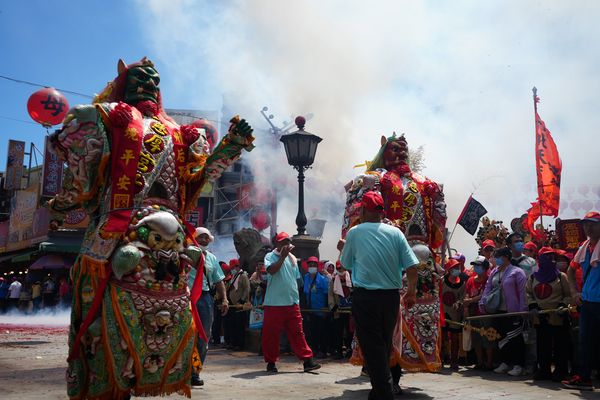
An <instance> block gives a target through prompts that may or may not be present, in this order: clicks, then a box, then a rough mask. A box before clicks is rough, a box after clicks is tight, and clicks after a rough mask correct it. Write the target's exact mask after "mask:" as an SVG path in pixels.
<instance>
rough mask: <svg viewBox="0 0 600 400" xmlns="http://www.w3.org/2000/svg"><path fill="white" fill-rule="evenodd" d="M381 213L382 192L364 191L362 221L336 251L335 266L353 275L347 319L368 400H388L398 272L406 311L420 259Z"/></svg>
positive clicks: (412, 298) (391, 385)
mask: <svg viewBox="0 0 600 400" xmlns="http://www.w3.org/2000/svg"><path fill="white" fill-rule="evenodd" d="M383 214H384V203H383V198H382V197H381V194H379V193H378V192H373V191H371V192H367V193H365V194H364V195H363V197H362V200H361V209H360V220H361V223H360V224H359V225H356V226H354V227H353V228H351V229H350V230H349V231H348V233H347V235H346V240H345V241H344V240H343V239H341V240H340V242H339V243H338V249H340V248H341V251H342V255H341V257H340V262H341V263H342V265H343V266H344V268H346V269H348V270H349V271H351V272H352V285H353V287H354V292H353V299H352V316H353V317H354V319H355V322H356V335H357V337H358V341H359V343H360V347H361V349H362V352H363V356H364V361H365V363H366V366H367V369H368V372H369V378H370V380H371V386H372V388H373V389H372V390H371V392H370V394H369V399H378V400H391V399H393V398H394V395H393V392H394V389H395V386H394V385H397V383H396V382H394V381H395V380H396V378H395V377H394V378H392V372H391V371H390V352H391V350H392V339H393V333H394V328H395V326H396V321H397V318H398V313H399V306H400V289H401V288H402V273H403V272H404V271H406V277H407V280H408V290H407V292H406V294H405V296H404V298H403V299H404V305H405V307H406V308H407V309H410V308H412V306H413V305H414V304H415V302H416V284H417V268H416V266H417V265H418V264H419V260H418V259H417V257H416V256H415V254H414V253H413V251H412V249H411V248H410V246H409V245H408V242H407V240H406V238H405V237H404V234H403V233H402V231H401V230H400V229H397V228H395V227H393V226H391V225H387V224H384V223H383V222H382V218H383ZM392 379H393V380H392ZM398 389H399V387H398Z"/></svg>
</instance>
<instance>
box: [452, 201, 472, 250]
mask: <svg viewBox="0 0 600 400" xmlns="http://www.w3.org/2000/svg"><path fill="white" fill-rule="evenodd" d="M473 193H475V192H474V191H473V192H471V195H470V196H469V198H468V199H467V202H466V203H465V206H464V207H463V210H462V211H461V212H460V215H459V216H458V219H457V220H456V223H455V224H454V228H452V232H451V233H450V237H449V238H448V247H450V241H451V240H452V236H454V231H455V230H456V227H457V226H458V221H460V219H461V218H462V217H463V215H464V214H465V211H466V210H467V206H468V205H469V203H470V202H471V198H472V197H473Z"/></svg>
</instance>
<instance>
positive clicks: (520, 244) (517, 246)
mask: <svg viewBox="0 0 600 400" xmlns="http://www.w3.org/2000/svg"><path fill="white" fill-rule="evenodd" d="M524 246H525V244H524V243H523V242H514V243H513V247H514V249H515V251H518V252H519V253H520V252H522V251H523V248H524Z"/></svg>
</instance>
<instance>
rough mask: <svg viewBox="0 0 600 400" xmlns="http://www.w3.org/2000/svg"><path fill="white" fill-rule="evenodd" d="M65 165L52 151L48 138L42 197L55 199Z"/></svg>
mask: <svg viewBox="0 0 600 400" xmlns="http://www.w3.org/2000/svg"><path fill="white" fill-rule="evenodd" d="M62 173H63V163H62V161H60V160H59V159H58V156H57V155H56V154H54V153H53V152H51V151H50V146H48V138H47V137H46V144H45V146H44V174H43V176H44V180H43V182H42V196H46V197H54V195H55V194H57V193H58V191H59V189H60V186H61V184H62Z"/></svg>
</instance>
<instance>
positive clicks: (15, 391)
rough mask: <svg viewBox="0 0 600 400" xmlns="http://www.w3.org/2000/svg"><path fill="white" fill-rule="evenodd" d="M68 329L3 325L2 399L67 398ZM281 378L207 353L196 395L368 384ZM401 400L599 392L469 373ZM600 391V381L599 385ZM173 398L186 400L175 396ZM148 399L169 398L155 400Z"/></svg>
mask: <svg viewBox="0 0 600 400" xmlns="http://www.w3.org/2000/svg"><path fill="white" fill-rule="evenodd" d="M66 353H67V347H66V328H62V329H57V328H50V329H42V328H33V329H31V328H30V329H22V328H18V327H11V326H9V325H0V399H1V400H26V399H27V400H28V399H40V400H53V399H66V394H65V384H64V371H65V358H66ZM278 367H279V371H280V372H279V373H278V374H276V375H268V374H267V373H266V372H265V364H264V362H263V361H262V358H261V357H258V356H256V355H254V354H251V353H246V352H238V353H231V352H229V351H226V350H222V349H214V350H210V351H209V355H208V359H207V362H206V367H205V369H204V371H203V372H202V378H203V379H204V381H205V386H204V387H202V388H198V389H194V390H193V392H192V398H193V399H211V400H225V399H236V400H267V399H268V400H271V399H286V400H287V399H321V400H337V399H348V400H353V399H363V400H364V399H366V398H367V395H368V392H369V389H370V384H369V381H368V378H364V377H361V376H360V368H358V367H354V366H352V365H350V364H348V363H343V362H338V361H325V362H324V365H323V368H322V369H320V370H318V371H316V373H303V372H302V364H301V363H300V362H298V361H296V360H295V359H294V358H293V357H290V356H286V357H283V359H282V361H281V362H280V363H279V364H278ZM401 385H402V386H403V388H404V389H405V394H404V395H403V396H401V397H399V399H416V400H428V399H455V398H456V399H476V400H486V399H490V400H491V399H508V400H513V399H527V400H529V399H531V400H538V399H539V400H541V399H545V400H546V399H565V400H568V399H574V400H576V399H599V400H600V390H599V391H597V392H594V393H592V392H578V391H570V390H563V389H561V388H560V387H559V385H558V384H556V383H552V382H547V383H542V384H537V383H533V382H532V381H531V380H530V379H527V378H520V379H517V378H512V377H510V376H508V375H502V376H499V375H496V374H494V373H492V372H488V373H480V372H475V371H472V370H470V369H467V368H462V369H461V371H459V372H454V373H451V372H450V371H449V370H443V371H442V372H440V373H437V374H424V373H423V374H407V375H405V376H404V377H403V378H402V381H401ZM596 385H597V386H600V385H598V382H596ZM168 398H169V399H183V397H180V396H176V395H172V396H170V397H168ZM151 399H156V400H159V399H164V397H162V398H161V397H154V398H151Z"/></svg>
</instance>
